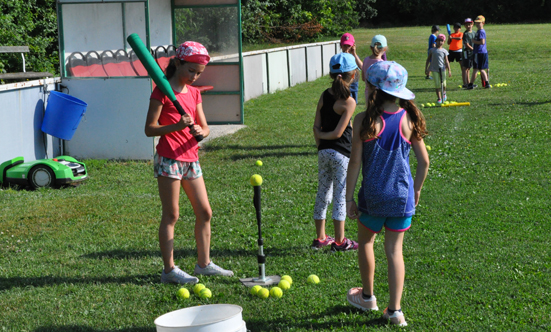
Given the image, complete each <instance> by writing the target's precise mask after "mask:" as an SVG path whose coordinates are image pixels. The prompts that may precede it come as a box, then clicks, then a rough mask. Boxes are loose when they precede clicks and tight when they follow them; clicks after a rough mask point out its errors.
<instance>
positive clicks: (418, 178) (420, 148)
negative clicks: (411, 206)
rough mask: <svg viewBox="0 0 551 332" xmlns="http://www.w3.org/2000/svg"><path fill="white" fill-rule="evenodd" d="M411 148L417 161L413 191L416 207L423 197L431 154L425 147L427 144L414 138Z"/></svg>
mask: <svg viewBox="0 0 551 332" xmlns="http://www.w3.org/2000/svg"><path fill="white" fill-rule="evenodd" d="M411 147H412V148H413V151H414V152H415V158H416V159H417V169H416V171H415V179H414V180H413V190H414V192H415V206H417V204H419V197H421V188H423V183H424V182H425V179H426V178H427V173H428V172H429V164H430V161H429V154H428V153H427V148H426V147H425V142H424V141H423V140H422V139H421V140H417V139H416V138H414V137H412V139H411Z"/></svg>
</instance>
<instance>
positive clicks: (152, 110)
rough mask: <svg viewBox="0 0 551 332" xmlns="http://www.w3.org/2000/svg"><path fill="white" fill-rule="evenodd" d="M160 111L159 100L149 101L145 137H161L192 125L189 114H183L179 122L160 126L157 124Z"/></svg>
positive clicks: (160, 104)
mask: <svg viewBox="0 0 551 332" xmlns="http://www.w3.org/2000/svg"><path fill="white" fill-rule="evenodd" d="M162 109H163V104H162V103H161V102H160V101H159V100H157V99H151V100H150V101H149V110H148V111H147V118H146V120H145V135H146V136H147V137H153V136H163V135H166V134H170V133H173V132H175V131H179V130H183V129H185V128H186V127H187V126H189V125H190V124H193V119H192V118H191V116H189V114H184V115H183V116H182V117H181V118H180V121H178V122H176V123H174V124H170V125H166V126H162V125H160V124H159V117H160V116H161V110H162ZM203 116H204V115H203ZM205 123H206V122H205Z"/></svg>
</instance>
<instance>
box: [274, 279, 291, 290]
mask: <svg viewBox="0 0 551 332" xmlns="http://www.w3.org/2000/svg"><path fill="white" fill-rule="evenodd" d="M277 285H278V286H279V288H281V289H282V290H288V289H289V288H291V284H290V283H289V282H288V281H287V280H285V279H283V280H281V281H280V282H279V284H277Z"/></svg>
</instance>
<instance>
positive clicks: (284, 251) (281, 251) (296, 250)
mask: <svg viewBox="0 0 551 332" xmlns="http://www.w3.org/2000/svg"><path fill="white" fill-rule="evenodd" d="M264 251H265V254H266V256H268V257H270V256H272V257H275V256H278V257H279V256H296V255H303V254H304V253H313V254H317V253H318V252H315V251H312V250H311V249H310V248H308V247H306V246H300V247H285V248H274V247H264ZM257 253H258V249H257V248H254V249H212V250H211V251H210V254H211V256H212V257H214V259H216V257H249V256H251V257H252V256H254V257H256V254H257ZM190 256H191V257H196V256H197V251H196V250H195V249H175V250H174V257H175V258H176V259H179V258H182V257H190ZM80 257H82V258H89V259H137V258H144V257H161V252H160V251H159V250H130V251H129V250H109V251H102V252H94V253H91V254H86V255H82V256H80Z"/></svg>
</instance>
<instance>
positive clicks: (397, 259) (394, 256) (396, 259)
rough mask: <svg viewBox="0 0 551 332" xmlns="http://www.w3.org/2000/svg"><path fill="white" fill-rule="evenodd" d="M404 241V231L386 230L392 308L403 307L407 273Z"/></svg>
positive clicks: (389, 306) (389, 305)
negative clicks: (403, 252)
mask: <svg viewBox="0 0 551 332" xmlns="http://www.w3.org/2000/svg"><path fill="white" fill-rule="evenodd" d="M403 242H404V232H392V231H388V230H386V231H385V253H386V257H387V260H388V290H389V293H390V301H389V303H388V308H389V309H390V310H398V309H401V306H400V301H401V299H402V291H403V289H404V278H405V274H406V270H405V265H404V257H403V255H402V244H403Z"/></svg>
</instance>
